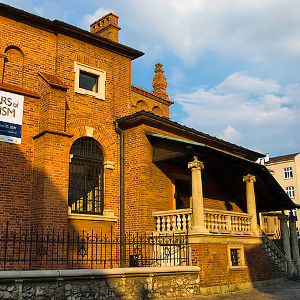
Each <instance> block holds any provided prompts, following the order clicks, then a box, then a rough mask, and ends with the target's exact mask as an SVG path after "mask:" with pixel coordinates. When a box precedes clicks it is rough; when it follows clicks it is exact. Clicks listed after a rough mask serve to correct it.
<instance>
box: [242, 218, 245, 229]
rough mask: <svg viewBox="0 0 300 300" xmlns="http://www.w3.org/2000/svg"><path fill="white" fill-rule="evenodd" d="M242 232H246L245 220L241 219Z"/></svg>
mask: <svg viewBox="0 0 300 300" xmlns="http://www.w3.org/2000/svg"><path fill="white" fill-rule="evenodd" d="M242 231H243V232H245V231H246V218H244V217H243V218H242Z"/></svg>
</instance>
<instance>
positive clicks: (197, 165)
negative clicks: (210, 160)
mask: <svg viewBox="0 0 300 300" xmlns="http://www.w3.org/2000/svg"><path fill="white" fill-rule="evenodd" d="M188 168H189V169H200V170H203V169H204V164H203V162H202V161H199V160H198V157H197V156H194V160H193V161H192V162H189V164H188Z"/></svg>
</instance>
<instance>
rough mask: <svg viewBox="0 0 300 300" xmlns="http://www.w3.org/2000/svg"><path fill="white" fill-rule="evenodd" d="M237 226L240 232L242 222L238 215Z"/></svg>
mask: <svg viewBox="0 0 300 300" xmlns="http://www.w3.org/2000/svg"><path fill="white" fill-rule="evenodd" d="M238 226H239V227H238V228H239V231H240V232H241V231H242V223H241V218H240V217H238Z"/></svg>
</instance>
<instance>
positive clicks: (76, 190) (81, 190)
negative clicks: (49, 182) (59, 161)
mask: <svg viewBox="0 0 300 300" xmlns="http://www.w3.org/2000/svg"><path fill="white" fill-rule="evenodd" d="M69 207H71V211H72V212H73V213H87V214H102V213H103V153H102V150H101V147H100V144H99V143H98V142H97V141H96V140H95V139H93V138H91V137H82V138H79V139H78V140H76V141H75V142H74V144H73V145H72V147H71V150H70V170H69Z"/></svg>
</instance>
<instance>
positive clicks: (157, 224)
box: [156, 216, 160, 231]
mask: <svg viewBox="0 0 300 300" xmlns="http://www.w3.org/2000/svg"><path fill="white" fill-rule="evenodd" d="M156 231H160V216H158V217H156Z"/></svg>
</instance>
